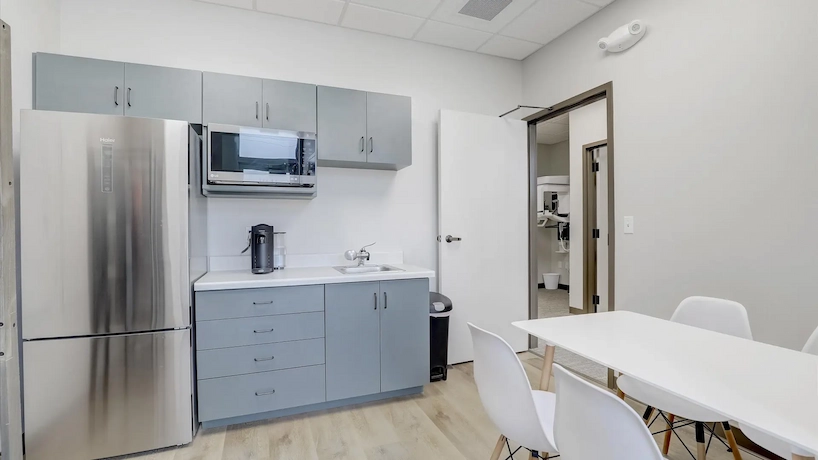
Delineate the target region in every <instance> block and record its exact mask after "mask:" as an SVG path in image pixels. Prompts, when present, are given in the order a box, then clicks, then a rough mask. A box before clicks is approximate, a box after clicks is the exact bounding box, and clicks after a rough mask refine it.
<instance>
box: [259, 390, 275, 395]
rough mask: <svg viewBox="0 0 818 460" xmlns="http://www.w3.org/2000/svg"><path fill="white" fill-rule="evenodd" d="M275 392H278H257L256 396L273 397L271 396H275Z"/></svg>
mask: <svg viewBox="0 0 818 460" xmlns="http://www.w3.org/2000/svg"><path fill="white" fill-rule="evenodd" d="M275 392H276V391H275V390H270V391H257V392H256V396H267V395H271V394H273V393H275Z"/></svg>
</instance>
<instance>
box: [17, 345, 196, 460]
mask: <svg viewBox="0 0 818 460" xmlns="http://www.w3.org/2000/svg"><path fill="white" fill-rule="evenodd" d="M23 348H24V352H25V357H26V373H25V377H24V378H25V380H24V385H25V410H26V419H25V444H26V446H25V447H26V458H27V459H28V460H40V459H55V458H59V459H62V460H73V459H95V458H103V457H111V456H116V455H123V454H129V453H133V452H141V451H145V450H150V449H156V448H160V447H167V446H176V445H181V444H187V443H189V442H190V441H191V440H192V436H193V435H192V409H191V382H190V372H191V369H190V367H191V363H190V362H191V359H190V356H191V355H190V330H188V329H183V330H175V331H167V332H154V333H144V334H129V335H117V336H107V337H81V338H71V339H56V340H40V341H28V342H24V344H23Z"/></svg>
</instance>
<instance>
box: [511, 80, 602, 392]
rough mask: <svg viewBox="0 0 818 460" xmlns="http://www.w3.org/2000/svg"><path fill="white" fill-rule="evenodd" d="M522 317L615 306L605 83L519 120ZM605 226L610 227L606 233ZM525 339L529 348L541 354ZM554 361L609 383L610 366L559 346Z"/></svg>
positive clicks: (536, 344)
mask: <svg viewBox="0 0 818 460" xmlns="http://www.w3.org/2000/svg"><path fill="white" fill-rule="evenodd" d="M524 120H525V121H527V122H528V123H529V172H530V174H529V183H530V184H529V188H530V197H529V229H530V231H529V248H530V255H529V286H530V295H529V300H530V304H529V318H531V319H536V318H548V317H555V316H567V315H572V314H589V313H597V312H602V311H610V310H614V309H615V302H614V241H615V235H614V232H613V229H614V228H615V227H614V220H613V219H614V208H613V201H614V200H613V199H614V195H613V193H614V192H613V185H614V183H613V151H614V145H613V144H614V142H613V84H612V83H610V82H609V83H607V84H605V85H602V86H600V87H597V88H594V89H592V90H590V91H587V92H585V93H582V94H579V95H577V96H575V97H573V98H571V99H568V100H566V101H563V102H561V103H559V104H557V105H555V106H553V107H550V108H548V109H545V110H542V111H541V112H538V113H535V114H534V115H531V116H529V117H527V118H524ZM609 229H610V231H609ZM544 346H545V344H544V343H539V341H538V339H537V338H536V337H529V348H530V351H532V352H533V353H535V354H538V355H540V356H542V355H543V354H544ZM554 360H555V362H557V363H559V364H561V365H563V366H564V367H566V368H568V369H571V370H572V371H574V372H577V373H579V374H582V375H584V376H585V377H588V378H590V379H592V380H594V381H597V382H599V383H601V384H603V385H605V384H607V385H608V386H610V387H612V385H613V375H612V372H611V371H610V370H609V369H607V368H605V367H603V366H601V365H598V364H596V363H593V362H591V361H589V360H586V359H584V358H582V357H580V356H577V355H573V354H571V353H569V352H566V351H560V350H557V355H556V356H555V358H554Z"/></svg>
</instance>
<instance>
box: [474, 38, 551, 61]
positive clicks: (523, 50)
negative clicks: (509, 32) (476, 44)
mask: <svg viewBox="0 0 818 460" xmlns="http://www.w3.org/2000/svg"><path fill="white" fill-rule="evenodd" d="M540 48H541V45H539V44H537V43H531V42H526V41H523V40H517V39H516V38H509V37H503V36H502V35H495V36H494V37H492V38H491V40H489V41H488V42H486V44H485V45H483V46H481V47H480V49H478V50H477V51H479V52H481V53H485V54H491V55H494V56H500V57H505V58H509V59H517V60H522V59H525V58H526V57H528V55H529V54H531V53H533V52H534V51H537V50H538V49H540Z"/></svg>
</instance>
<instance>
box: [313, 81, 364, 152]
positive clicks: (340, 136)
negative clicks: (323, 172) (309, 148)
mask: <svg viewBox="0 0 818 460" xmlns="http://www.w3.org/2000/svg"><path fill="white" fill-rule="evenodd" d="M365 138H366V93H365V92H363V91H355V90H351V89H341V88H330V87H326V86H319V87H318V164H319V165H322V166H339V165H340V164H339V163H347V164H349V162H352V163H360V164H365V163H366V152H365V148H366V146H365V144H366V142H365Z"/></svg>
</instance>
